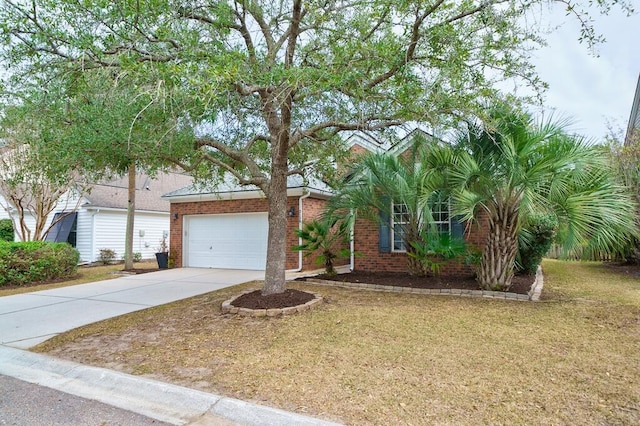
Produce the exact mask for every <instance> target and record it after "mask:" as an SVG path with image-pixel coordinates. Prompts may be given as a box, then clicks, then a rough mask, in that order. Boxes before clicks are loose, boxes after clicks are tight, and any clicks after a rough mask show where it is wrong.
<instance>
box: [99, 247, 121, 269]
mask: <svg viewBox="0 0 640 426" xmlns="http://www.w3.org/2000/svg"><path fill="white" fill-rule="evenodd" d="M116 257H117V255H116V252H115V251H113V250H111V249H108V248H104V249H100V255H99V256H98V260H99V261H100V262H101V263H102V264H103V265H108V264H110V263H111V262H113V261H114V260H115V259H116Z"/></svg>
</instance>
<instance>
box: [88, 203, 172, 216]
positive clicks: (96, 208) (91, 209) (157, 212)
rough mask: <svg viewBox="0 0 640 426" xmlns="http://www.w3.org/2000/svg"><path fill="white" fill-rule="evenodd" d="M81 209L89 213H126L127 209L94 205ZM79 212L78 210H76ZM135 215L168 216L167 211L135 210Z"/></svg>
mask: <svg viewBox="0 0 640 426" xmlns="http://www.w3.org/2000/svg"><path fill="white" fill-rule="evenodd" d="M81 207H83V208H85V209H86V210H89V211H94V210H95V211H96V213H97V212H98V211H100V210H105V211H113V212H126V211H127V209H126V208H121V207H102V206H94V205H90V206H88V205H86V204H84V205H82V206H81ZM78 210H79V209H78ZM135 212H136V214H138V213H150V214H166V215H168V214H169V210H139V209H136V210H135Z"/></svg>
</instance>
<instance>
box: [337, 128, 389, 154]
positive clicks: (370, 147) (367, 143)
mask: <svg viewBox="0 0 640 426" xmlns="http://www.w3.org/2000/svg"><path fill="white" fill-rule="evenodd" d="M365 135H366V136H368V138H366V137H365ZM370 139H372V138H371V137H370V136H369V135H368V134H366V133H362V132H358V133H354V134H352V135H350V136H349V137H348V138H347V140H346V147H347V148H351V147H352V146H354V145H360V146H361V147H363V148H364V149H366V150H367V151H369V152H373V153H376V154H377V153H382V152H384V151H385V149H384V148H383V147H381V146H380V144H379V143H378V142H376V141H372V140H370Z"/></svg>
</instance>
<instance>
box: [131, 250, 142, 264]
mask: <svg viewBox="0 0 640 426" xmlns="http://www.w3.org/2000/svg"><path fill="white" fill-rule="evenodd" d="M141 260H142V253H140V252H139V251H137V252H135V253H133V261H134V262H140V261H141Z"/></svg>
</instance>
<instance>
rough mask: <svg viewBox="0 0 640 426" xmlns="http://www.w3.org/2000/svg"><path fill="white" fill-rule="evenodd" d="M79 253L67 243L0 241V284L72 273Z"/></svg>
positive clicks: (59, 276)
mask: <svg viewBox="0 0 640 426" xmlns="http://www.w3.org/2000/svg"><path fill="white" fill-rule="evenodd" d="M79 259H80V255H79V253H78V251H77V250H76V249H74V248H73V247H71V246H70V245H69V244H67V243H48V242H44V241H28V242H15V243H14V242H11V243H9V242H0V286H2V285H25V284H30V283H34V282H42V281H50V280H55V279H61V278H68V277H71V276H73V275H74V274H75V273H76V271H77V268H78V260H79Z"/></svg>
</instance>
